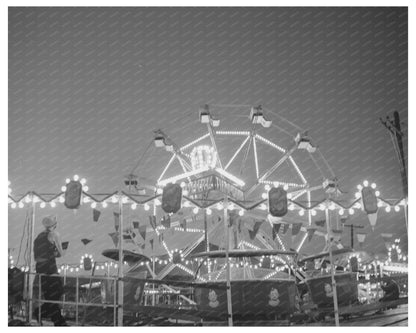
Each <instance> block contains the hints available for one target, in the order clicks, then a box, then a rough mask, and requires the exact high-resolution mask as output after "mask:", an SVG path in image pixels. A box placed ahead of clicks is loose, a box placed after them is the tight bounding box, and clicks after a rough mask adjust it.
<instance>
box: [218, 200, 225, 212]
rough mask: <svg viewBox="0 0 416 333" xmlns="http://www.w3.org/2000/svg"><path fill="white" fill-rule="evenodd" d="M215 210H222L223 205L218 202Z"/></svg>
mask: <svg viewBox="0 0 416 333" xmlns="http://www.w3.org/2000/svg"><path fill="white" fill-rule="evenodd" d="M217 209H218V210H221V209H224V206H223V204H222V203H221V202H219V203H218V204H217Z"/></svg>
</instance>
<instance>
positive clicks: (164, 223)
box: [161, 215, 170, 229]
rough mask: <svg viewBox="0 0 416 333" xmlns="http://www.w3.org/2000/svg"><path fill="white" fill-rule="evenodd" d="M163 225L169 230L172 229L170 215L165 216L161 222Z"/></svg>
mask: <svg viewBox="0 0 416 333" xmlns="http://www.w3.org/2000/svg"><path fill="white" fill-rule="evenodd" d="M161 224H162V225H163V226H164V227H165V228H166V229H169V228H170V215H168V217H165V216H163V218H162V220H161Z"/></svg>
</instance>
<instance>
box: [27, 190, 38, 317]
mask: <svg viewBox="0 0 416 333" xmlns="http://www.w3.org/2000/svg"><path fill="white" fill-rule="evenodd" d="M30 198H31V199H32V200H31V202H32V205H31V210H30V219H31V221H30V223H29V235H28V237H29V276H28V292H27V296H28V297H27V303H26V309H29V310H28V313H27V314H26V318H27V321H28V322H29V323H30V322H31V321H32V311H33V282H34V280H35V261H34V260H33V259H34V258H33V240H34V238H35V207H36V203H35V202H34V201H33V199H34V195H33V192H31V194H30Z"/></svg>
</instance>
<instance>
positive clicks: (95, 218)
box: [92, 208, 101, 222]
mask: <svg viewBox="0 0 416 333" xmlns="http://www.w3.org/2000/svg"><path fill="white" fill-rule="evenodd" d="M100 215H101V212H100V211H99V210H98V209H95V208H93V210H92V220H93V221H94V222H98V219H99V218H100Z"/></svg>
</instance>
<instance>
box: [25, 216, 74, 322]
mask: <svg viewBox="0 0 416 333" xmlns="http://www.w3.org/2000/svg"><path fill="white" fill-rule="evenodd" d="M57 223H58V221H57V219H56V216H54V215H48V216H45V217H44V218H43V220H42V224H43V226H44V227H45V230H44V231H42V232H41V233H40V234H39V235H38V236H37V237H36V239H35V241H34V246H33V247H34V251H33V252H34V256H35V261H36V273H41V274H47V275H42V277H41V287H42V292H43V295H44V298H43V299H45V300H51V301H59V299H60V298H61V296H62V294H63V285H62V280H61V278H60V277H59V276H50V275H52V274H58V268H57V266H56V259H55V258H56V257H62V256H63V255H64V254H65V252H64V250H63V249H62V244H61V239H60V236H59V234H58V232H57V231H56V230H55V229H56V226H57ZM34 314H35V316H36V318H38V316H39V309H36V310H35V311H34ZM41 315H42V317H44V316H45V317H50V318H51V320H52V321H53V323H54V325H55V326H67V324H66V322H65V319H64V317H63V316H62V314H61V310H60V308H59V305H58V304H56V303H43V305H42V306H41ZM38 320H39V318H38Z"/></svg>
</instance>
